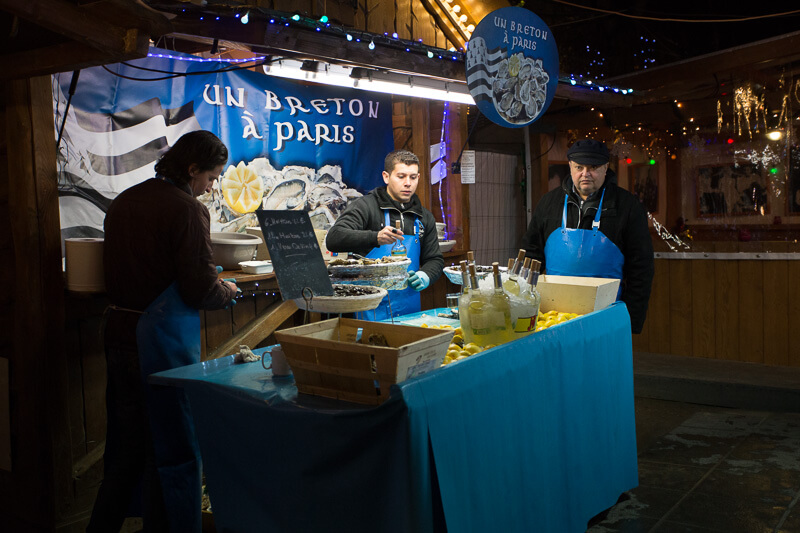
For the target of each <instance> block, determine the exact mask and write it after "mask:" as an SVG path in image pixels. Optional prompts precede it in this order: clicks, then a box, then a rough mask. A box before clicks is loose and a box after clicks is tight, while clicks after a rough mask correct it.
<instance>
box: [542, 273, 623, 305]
mask: <svg viewBox="0 0 800 533" xmlns="http://www.w3.org/2000/svg"><path fill="white" fill-rule="evenodd" d="M619 283H620V280H618V279H607V278H582V277H578V276H553V275H542V276H540V277H539V283H538V284H537V285H536V287H537V288H538V289H539V294H540V295H541V296H542V304H541V307H540V309H541V311H543V312H546V311H554V310H555V311H562V312H565V313H578V314H580V315H585V314H586V313H591V312H592V311H598V310H600V309H605V308H606V307H608V306H609V305H611V304H612V303H614V302H615V301H616V300H617V291H618V290H619Z"/></svg>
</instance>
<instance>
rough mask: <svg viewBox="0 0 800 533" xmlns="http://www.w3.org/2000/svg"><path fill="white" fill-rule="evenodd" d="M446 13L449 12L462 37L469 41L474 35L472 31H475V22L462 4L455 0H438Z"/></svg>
mask: <svg viewBox="0 0 800 533" xmlns="http://www.w3.org/2000/svg"><path fill="white" fill-rule="evenodd" d="M436 1H437V3H438V4H439V7H441V8H442V9H443V10H444V12H445V13H447V16H448V18H449V19H450V22H452V23H453V25H454V26H455V27H456V29H457V30H458V32H459V33H460V34H461V37H462V38H463V39H464V40H465V41H469V39H470V38H471V37H472V32H474V31H475V24H474V23H473V21H470V20H469V16H468V15H467V14H466V13H465V12H463V10H462V8H461V6H460V5H458V4H457V3H455V1H454V0H436Z"/></svg>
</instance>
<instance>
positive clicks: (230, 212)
mask: <svg viewBox="0 0 800 533" xmlns="http://www.w3.org/2000/svg"><path fill="white" fill-rule="evenodd" d="M154 72H158V73H159V74H158V75H155V74H153V73H154ZM165 72H166V73H170V75H169V76H166V75H164V74H163V73H165ZM52 80H53V110H54V122H55V124H56V131H59V129H60V127H61V125H62V123H63V125H64V133H63V137H62V140H61V144H60V145H59V152H58V154H57V156H58V180H59V203H60V212H61V228H62V238H70V237H102V235H103V220H104V218H105V211H106V209H107V208H108V205H109V204H110V203H111V201H112V200H113V199H114V198H115V197H116V196H117V195H118V194H119V193H120V192H122V191H123V190H125V189H127V188H128V187H130V186H132V185H135V184H137V183H140V182H142V181H145V180H147V179H149V178H152V177H154V175H155V174H154V171H153V167H154V165H155V163H156V161H157V160H158V158H159V157H160V155H161V154H162V153H164V152H165V151H166V150H167V149H168V148H169V147H170V146H172V144H174V142H175V141H176V140H177V139H178V138H179V137H180V136H181V135H183V134H184V133H187V132H189V131H193V130H198V129H206V130H209V131H212V132H214V133H215V134H216V135H217V136H219V137H220V139H222V141H223V142H224V143H225V144H226V146H227V147H228V151H229V160H228V165H227V166H226V170H225V171H224V173H223V175H222V176H220V179H219V180H218V181H217V184H216V185H215V188H214V190H213V191H212V192H211V193H210V194H207V195H204V196H201V197H200V198H199V200H200V201H202V202H203V203H204V204H205V205H206V206H207V207H208V209H209V212H210V214H211V219H212V230H213V231H220V230H221V231H239V230H241V229H242V228H243V227H245V226H252V225H257V221H256V219H255V214H254V212H255V210H256V209H258V208H259V207H264V208H265V209H294V210H298V209H303V210H307V211H309V214H310V215H311V218H312V221H313V222H314V226H315V227H318V228H319V229H326V227H329V226H330V225H331V224H332V223H333V221H334V220H335V218H336V217H337V216H338V214H339V213H341V211H342V210H343V209H344V207H345V206H346V205H347V202H348V200H349V199H351V198H355V197H358V196H361V195H362V194H364V193H366V192H368V191H370V190H372V189H373V188H375V187H377V186H379V185H382V184H383V181H382V179H381V171H382V170H383V158H384V156H385V155H386V154H387V153H388V152H390V151H391V150H392V149H393V148H394V139H393V135H392V106H391V96H389V95H385V94H379V93H371V92H366V91H357V90H353V89H345V88H340V87H330V86H322V85H313V84H307V83H300V82H295V81H292V80H285V79H277V78H273V77H269V76H267V75H266V74H263V73H261V72H256V71H253V70H249V69H237V68H236V67H235V66H232V65H231V64H230V63H225V62H222V61H213V60H211V61H210V60H207V59H202V58H198V57H195V56H190V55H187V54H181V53H178V52H172V51H168V50H161V49H157V48H151V50H150V54H149V57H147V58H145V59H139V60H133V61H128V62H126V63H124V64H122V63H120V64H114V65H106V66H105V67H95V68H89V69H85V70H82V71H81V74H80V78H79V81H78V84H77V86H76V90H75V94H74V95H73V96H72V98H71V100H70V106H69V108H68V107H67V105H66V102H67V98H66V95H67V94H68V92H69V86H70V82H71V81H72V73H71V72H70V73H62V74H56V75H54V76H53V77H52Z"/></svg>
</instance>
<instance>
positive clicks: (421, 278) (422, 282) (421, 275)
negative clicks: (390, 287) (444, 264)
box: [408, 270, 431, 292]
mask: <svg viewBox="0 0 800 533" xmlns="http://www.w3.org/2000/svg"><path fill="white" fill-rule="evenodd" d="M408 284H409V285H411V288H412V289H414V290H415V291H417V292H419V291H421V290H423V289H426V288H428V285H430V284H431V279H430V278H429V277H428V275H427V274H426V273H425V272H414V271H413V270H409V271H408Z"/></svg>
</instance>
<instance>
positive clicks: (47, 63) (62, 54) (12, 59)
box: [0, 34, 150, 80]
mask: <svg viewBox="0 0 800 533" xmlns="http://www.w3.org/2000/svg"><path fill="white" fill-rule="evenodd" d="M149 48H150V40H149V38H148V37H147V36H145V35H141V34H140V35H138V36H137V45H136V48H135V49H133V50H131V51H128V52H125V53H117V52H110V51H108V50H105V51H101V50H97V49H95V48H91V47H89V46H86V45H84V44H81V43H75V42H69V43H62V44H57V45H54V46H49V47H44V48H39V49H36V50H28V51H25V52H21V53H17V54H10V55H0V80H9V79H22V78H30V77H33V76H41V75H45V74H56V73H58V72H69V71H73V70H78V69H82V68H88V67H96V66H98V65H106V64H109V63H116V62H119V61H127V60H130V59H140V58H143V57H147V52H148V50H149Z"/></svg>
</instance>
